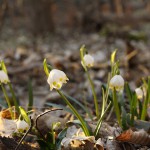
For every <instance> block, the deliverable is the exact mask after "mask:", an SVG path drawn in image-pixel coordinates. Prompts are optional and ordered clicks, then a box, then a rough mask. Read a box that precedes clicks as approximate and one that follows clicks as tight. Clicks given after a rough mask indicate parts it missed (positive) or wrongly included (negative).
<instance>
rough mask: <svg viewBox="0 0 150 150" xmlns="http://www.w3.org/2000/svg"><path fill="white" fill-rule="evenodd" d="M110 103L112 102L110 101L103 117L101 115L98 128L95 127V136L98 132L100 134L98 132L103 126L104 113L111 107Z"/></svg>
mask: <svg viewBox="0 0 150 150" xmlns="http://www.w3.org/2000/svg"><path fill="white" fill-rule="evenodd" d="M110 105H111V102H109V104H108V106H107V108H106V109H105V111H104V112H103V114H101V117H100V119H99V120H98V123H97V126H96V129H95V131H94V136H95V137H96V136H97V134H98V132H99V129H100V127H101V124H102V121H103V118H104V115H105V113H106V112H107V110H108V109H109V107H110Z"/></svg>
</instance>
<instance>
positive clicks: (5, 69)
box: [1, 60, 7, 74]
mask: <svg viewBox="0 0 150 150" xmlns="http://www.w3.org/2000/svg"><path fill="white" fill-rule="evenodd" d="M1 69H2V70H3V71H4V72H5V73H6V74H7V68H6V66H5V63H4V61H3V60H2V61H1Z"/></svg>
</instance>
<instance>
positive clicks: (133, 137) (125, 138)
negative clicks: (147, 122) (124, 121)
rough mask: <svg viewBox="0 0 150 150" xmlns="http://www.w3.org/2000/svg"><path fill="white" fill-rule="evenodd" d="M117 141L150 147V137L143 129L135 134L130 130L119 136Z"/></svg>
mask: <svg viewBox="0 0 150 150" xmlns="http://www.w3.org/2000/svg"><path fill="white" fill-rule="evenodd" d="M116 140H117V141H121V142H129V143H133V144H140V145H145V146H148V145H150V135H149V134H148V133H147V132H145V131H144V130H143V129H141V130H139V131H135V132H134V131H132V130H131V129H129V130H127V131H125V132H123V133H121V134H120V135H119V136H117V137H116Z"/></svg>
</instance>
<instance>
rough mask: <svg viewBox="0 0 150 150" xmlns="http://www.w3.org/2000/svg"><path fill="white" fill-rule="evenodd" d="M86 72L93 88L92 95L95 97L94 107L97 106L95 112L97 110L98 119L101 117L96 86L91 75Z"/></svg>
mask: <svg viewBox="0 0 150 150" xmlns="http://www.w3.org/2000/svg"><path fill="white" fill-rule="evenodd" d="M85 72H86V74H87V77H88V80H89V82H90V86H91V89H92V94H93V97H94V105H95V110H96V116H97V118H98V117H99V107H98V100H97V96H96V92H95V88H94V84H93V81H92V80H91V77H90V74H89V72H88V70H85Z"/></svg>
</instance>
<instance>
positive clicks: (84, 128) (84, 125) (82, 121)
mask: <svg viewBox="0 0 150 150" xmlns="http://www.w3.org/2000/svg"><path fill="white" fill-rule="evenodd" d="M57 92H58V93H59V95H60V96H61V97H62V98H63V100H64V101H65V103H66V104H67V105H68V106H69V107H70V109H71V110H72V112H73V113H74V115H75V116H76V117H77V118H78V119H79V121H80V122H81V125H82V129H83V131H84V133H85V135H86V136H90V133H89V130H88V128H87V126H86V123H85V121H84V120H83V118H82V117H81V116H80V114H79V113H78V112H77V110H76V109H75V108H74V107H73V106H72V105H71V103H70V102H69V101H68V100H67V98H66V97H65V96H64V95H63V93H62V92H61V91H59V90H57Z"/></svg>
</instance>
